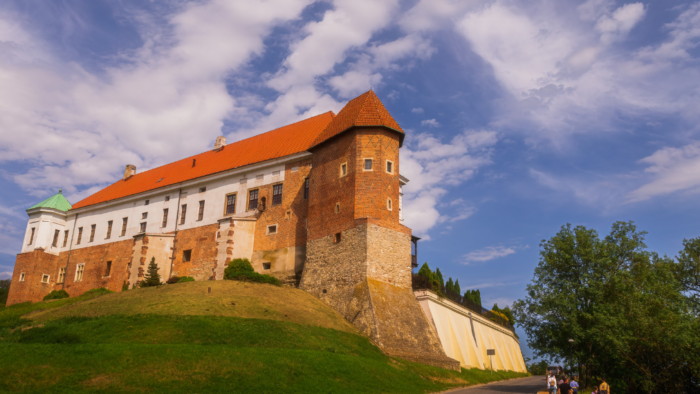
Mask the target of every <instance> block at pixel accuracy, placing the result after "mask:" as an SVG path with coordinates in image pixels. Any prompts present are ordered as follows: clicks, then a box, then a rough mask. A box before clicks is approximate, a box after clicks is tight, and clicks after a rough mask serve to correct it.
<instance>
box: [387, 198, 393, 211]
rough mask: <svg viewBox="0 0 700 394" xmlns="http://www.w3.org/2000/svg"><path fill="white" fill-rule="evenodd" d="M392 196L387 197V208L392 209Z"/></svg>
mask: <svg viewBox="0 0 700 394" xmlns="http://www.w3.org/2000/svg"><path fill="white" fill-rule="evenodd" d="M391 208H392V207H391V198H387V199H386V209H388V210H390V211H391Z"/></svg>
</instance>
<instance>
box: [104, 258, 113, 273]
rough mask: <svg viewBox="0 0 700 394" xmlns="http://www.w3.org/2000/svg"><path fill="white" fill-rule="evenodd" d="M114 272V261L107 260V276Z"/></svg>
mask: <svg viewBox="0 0 700 394" xmlns="http://www.w3.org/2000/svg"><path fill="white" fill-rule="evenodd" d="M111 272H112V262H111V261H108V262H107V267H106V268H105V276H109V274H110V273H111Z"/></svg>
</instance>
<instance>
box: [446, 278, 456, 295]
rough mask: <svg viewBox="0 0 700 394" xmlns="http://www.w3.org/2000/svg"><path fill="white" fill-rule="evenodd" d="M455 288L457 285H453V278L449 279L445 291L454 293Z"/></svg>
mask: <svg viewBox="0 0 700 394" xmlns="http://www.w3.org/2000/svg"><path fill="white" fill-rule="evenodd" d="M454 287H455V285H454V283H452V278H450V279H448V280H447V283H446V284H445V290H447V291H450V292H454Z"/></svg>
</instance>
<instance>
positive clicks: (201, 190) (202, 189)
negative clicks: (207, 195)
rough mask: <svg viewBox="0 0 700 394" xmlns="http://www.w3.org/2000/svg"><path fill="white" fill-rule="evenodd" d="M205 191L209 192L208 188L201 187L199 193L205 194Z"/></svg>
mask: <svg viewBox="0 0 700 394" xmlns="http://www.w3.org/2000/svg"><path fill="white" fill-rule="evenodd" d="M205 191H207V187H206V186H204V187H200V188H199V192H200V193H204V192H205Z"/></svg>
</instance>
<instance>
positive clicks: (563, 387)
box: [559, 379, 571, 394]
mask: <svg viewBox="0 0 700 394" xmlns="http://www.w3.org/2000/svg"><path fill="white" fill-rule="evenodd" d="M559 394H571V386H569V379H564V383H562V384H560V385H559Z"/></svg>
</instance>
